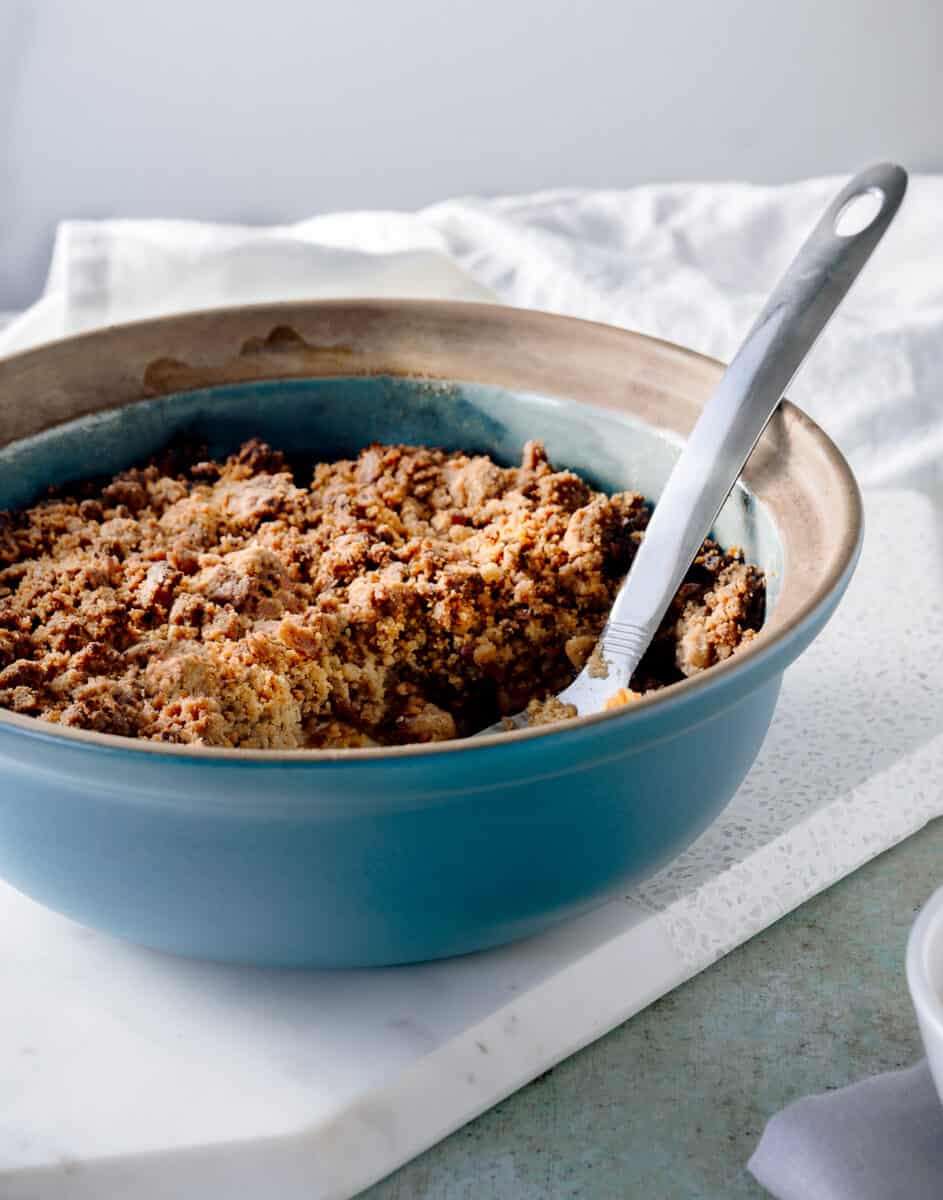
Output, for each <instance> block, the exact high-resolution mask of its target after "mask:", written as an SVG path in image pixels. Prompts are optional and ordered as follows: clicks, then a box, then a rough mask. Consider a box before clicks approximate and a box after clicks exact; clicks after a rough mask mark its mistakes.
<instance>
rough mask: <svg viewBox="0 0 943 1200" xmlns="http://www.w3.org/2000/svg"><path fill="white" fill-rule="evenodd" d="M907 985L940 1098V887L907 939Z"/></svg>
mask: <svg viewBox="0 0 943 1200" xmlns="http://www.w3.org/2000/svg"><path fill="white" fill-rule="evenodd" d="M907 986H908V987H909V988H910V995H911V998H912V999H913V1004H914V1009H915V1011H916V1013H917V1022H918V1024H919V1025H920V1035H921V1037H922V1038H923V1045H924V1049H925V1050H926V1052H927V1062H928V1063H929V1064H930V1070H931V1072H932V1073H933V1081H934V1083H935V1084H936V1090H937V1091H938V1092H939V1093H940V1100H941V1101H943V888H940V889H939V891H937V892H934V893H933V895H932V896H931V897H930V899H929V900H928V901H927V903H926V904H925V905H924V906H923V908H922V909H921V911H920V916H919V917H917V920H916V921H915V922H914V926H913V929H912V930H911V931H910V937H909V939H908V941H907Z"/></svg>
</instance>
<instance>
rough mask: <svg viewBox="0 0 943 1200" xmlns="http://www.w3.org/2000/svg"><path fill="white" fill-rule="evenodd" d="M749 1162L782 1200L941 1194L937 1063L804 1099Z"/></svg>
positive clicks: (895, 1199)
mask: <svg viewBox="0 0 943 1200" xmlns="http://www.w3.org/2000/svg"><path fill="white" fill-rule="evenodd" d="M747 1166H748V1169H749V1170H750V1172H751V1173H752V1174H753V1176H754V1178H755V1179H756V1180H757V1182H758V1183H760V1184H761V1185H762V1186H763V1187H764V1188H766V1190H767V1191H768V1192H770V1193H771V1194H772V1195H773V1196H775V1197H776V1200H940V1197H941V1196H943V1108H941V1106H940V1098H939V1096H938V1095H937V1093H936V1088H935V1087H934V1085H933V1079H932V1078H931V1076H930V1069H929V1067H928V1066H927V1064H926V1063H925V1062H923V1063H919V1064H918V1065H917V1066H915V1067H911V1068H910V1069H909V1070H906V1071H892V1072H890V1073H889V1074H886V1075H878V1076H876V1077H875V1078H873V1079H866V1080H864V1082H863V1083H855V1084H852V1085H851V1087H846V1088H841V1089H840V1090H839V1091H835V1092H829V1093H826V1094H825V1095H822V1096H806V1097H805V1098H804V1099H802V1100H797V1101H796V1102H795V1103H794V1104H791V1105H790V1106H789V1107H788V1108H786V1109H784V1110H783V1111H782V1112H781V1113H778V1114H777V1115H776V1116H775V1117H773V1118H772V1120H771V1121H770V1122H769V1124H768V1125H767V1126H766V1129H765V1131H764V1133H763V1136H762V1138H761V1139H760V1144H759V1145H758V1146H757V1148H756V1151H755V1153H754V1154H753V1157H752V1158H751V1159H750V1161H749V1163H748V1164H747Z"/></svg>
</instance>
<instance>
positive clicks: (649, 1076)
mask: <svg viewBox="0 0 943 1200" xmlns="http://www.w3.org/2000/svg"><path fill="white" fill-rule="evenodd" d="M941 883H943V821H935V822H933V823H932V824H930V825H928V826H927V828H926V829H924V830H922V831H921V832H920V833H918V834H916V835H915V836H914V837H912V838H910V839H909V840H908V841H906V842H904V843H903V844H902V845H900V846H897V847H895V848H894V849H893V850H889V851H888V852H887V853H886V854H883V855H881V856H880V857H879V858H877V859H875V860H874V861H873V862H871V863H868V864H867V865H866V866H864V867H862V868H861V869H860V870H859V871H857V872H856V873H855V874H854V875H851V876H850V877H849V878H847V879H845V880H842V881H841V882H840V883H837V884H835V886H834V887H831V888H829V889H828V891H826V892H823V893H822V894H821V895H820V896H817V897H815V898H814V899H813V900H810V901H809V902H808V903H807V904H804V905H803V906H802V907H801V908H799V909H797V910H796V911H795V912H794V913H791V914H790V915H789V916H786V917H784V918H783V919H782V920H781V921H779V922H777V924H775V925H773V926H771V927H770V928H769V929H768V930H766V931H765V932H764V933H762V934H759V935H758V936H757V937H755V938H753V939H752V941H750V942H748V943H746V945H744V946H741V947H740V948H739V949H737V950H735V951H734V952H733V953H732V954H729V955H728V956H727V957H726V958H724V959H722V960H721V961H720V962H718V963H715V964H714V966H712V967H710V968H709V969H708V970H706V971H704V972H703V973H702V974H701V975H698V976H697V977H696V978H694V979H692V980H691V981H690V982H689V983H686V984H684V985H683V986H682V987H680V988H678V989H676V990H675V991H674V992H672V993H671V994H670V995H668V996H665V997H664V998H663V999H661V1000H659V1001H658V1002H657V1003H655V1004H653V1005H652V1006H651V1007H650V1008H648V1009H645V1010H644V1011H643V1012H641V1013H639V1014H638V1015H637V1016H635V1017H633V1018H632V1019H631V1020H630V1021H627V1022H626V1023H625V1024H624V1025H622V1026H620V1027H619V1028H618V1029H615V1030H613V1032H612V1033H610V1034H608V1036H606V1037H604V1038H601V1039H600V1040H599V1041H597V1042H595V1043H594V1044H593V1045H591V1046H589V1047H587V1048H586V1049H585V1050H583V1051H581V1052H580V1053H579V1054H576V1055H574V1056H573V1057H572V1058H570V1059H568V1060H567V1061H566V1062H564V1063H561V1065H560V1066H558V1067H556V1068H555V1069H554V1070H552V1071H549V1072H548V1073H547V1074H546V1075H544V1076H542V1077H541V1078H540V1079H537V1080H535V1081H534V1082H533V1083H532V1084H530V1086H529V1087H526V1088H523V1089H522V1090H521V1091H520V1092H518V1093H517V1094H516V1095H514V1096H511V1097H510V1098H509V1099H507V1100H505V1101H503V1102H502V1103H501V1104H498V1105H497V1106H496V1107H495V1108H493V1109H491V1110H490V1111H489V1112H487V1113H485V1114H484V1115H483V1116H481V1117H479V1118H478V1119H477V1120H476V1121H473V1122H471V1124H469V1125H466V1126H465V1127H464V1128H463V1129H460V1130H459V1131H458V1132H457V1133H454V1134H453V1135H452V1136H451V1137H450V1138H447V1139H446V1140H445V1141H444V1142H442V1143H440V1144H439V1145H438V1146H435V1147H434V1148H433V1149H431V1150H429V1151H428V1152H427V1153H426V1154H423V1155H422V1156H421V1157H419V1158H417V1159H415V1160H414V1161H413V1162H411V1163H409V1164H408V1165H407V1166H405V1167H403V1168H402V1169H401V1170H400V1171H398V1172H397V1173H396V1174H395V1175H392V1176H390V1178H388V1179H386V1180H384V1181H383V1182H382V1183H380V1184H378V1185H377V1186H376V1187H374V1188H371V1189H369V1190H368V1191H367V1192H365V1193H363V1195H364V1196H365V1197H368V1198H369V1200H419V1198H422V1200H545V1198H546V1200H570V1198H575V1197H593V1198H594V1197H599V1200H609V1198H610V1197H611V1198H613V1200H631V1198H634V1197H641V1198H643V1200H661V1198H664V1200H675V1198H676V1197H677V1198H678V1200H744V1198H746V1197H764V1196H766V1195H767V1194H766V1193H765V1192H764V1191H763V1190H762V1189H761V1188H760V1187H759V1186H758V1185H757V1184H756V1183H755V1182H754V1181H753V1179H752V1177H751V1176H750V1175H748V1174H747V1172H746V1170H745V1164H746V1161H747V1159H748V1158H749V1157H750V1154H751V1153H752V1151H753V1148H754V1147H755V1145H756V1142H757V1140H758V1138H759V1135H760V1133H761V1132H762V1129H763V1126H764V1124H765V1123H766V1121H767V1119H768V1118H769V1117H770V1116H772V1115H773V1113H775V1112H777V1111H778V1110H779V1109H781V1108H783V1107H784V1106H785V1105H786V1104H788V1103H789V1102H790V1101H791V1100H794V1099H797V1098H798V1097H800V1096H804V1095H807V1094H808V1093H810V1092H823V1091H827V1090H830V1089H833V1088H838V1087H842V1086H844V1085H845V1084H847V1083H851V1082H853V1081H854V1080H857V1079H861V1078H863V1077H864V1076H867V1075H873V1074H876V1073H877V1072H879V1071H889V1070H893V1069H894V1068H897V1067H903V1066H909V1065H910V1064H911V1063H913V1062H915V1061H916V1060H917V1059H918V1058H919V1057H920V1056H921V1053H922V1051H921V1047H920V1039H919V1034H918V1032H917V1026H916V1020H915V1018H914V1015H913V1010H912V1008H911V1006H910V999H909V995H908V992H907V984H906V980H905V977H904V948H905V945H906V941H907V934H908V931H909V929H910V926H911V924H912V922H913V919H914V914H915V913H916V912H917V910H918V909H919V908H920V906H921V905H922V904H923V902H924V901H925V900H926V899H927V898H928V897H929V895H930V894H931V892H933V891H934V889H935V888H936V887H937V886H938V885H939V884H941Z"/></svg>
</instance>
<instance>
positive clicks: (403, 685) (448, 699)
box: [0, 441, 764, 749]
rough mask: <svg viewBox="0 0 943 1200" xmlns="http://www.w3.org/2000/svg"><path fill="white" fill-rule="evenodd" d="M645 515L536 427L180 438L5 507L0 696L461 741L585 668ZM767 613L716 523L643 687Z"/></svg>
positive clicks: (675, 672)
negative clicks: (337, 443)
mask: <svg viewBox="0 0 943 1200" xmlns="http://www.w3.org/2000/svg"><path fill="white" fill-rule="evenodd" d="M648 516H649V510H648V508H647V507H646V505H645V503H644V502H643V500H642V498H641V497H640V496H637V495H634V494H632V493H629V492H622V493H618V494H616V495H606V494H604V493H601V492H598V491H595V490H594V489H593V488H592V487H591V486H590V485H589V484H588V483H587V482H585V481H584V480H583V479H581V478H580V477H578V476H577V475H575V474H574V473H572V472H571V471H567V470H555V469H554V468H553V467H552V466H551V465H550V463H549V462H548V460H547V456H546V454H545V452H544V449H543V446H542V445H541V444H540V443H539V442H529V443H528V444H527V445H526V446H525V447H524V451H523V456H522V459H521V463H520V466H516V467H501V466H499V465H498V464H497V463H495V462H493V461H492V460H491V459H490V458H488V457H485V456H483V455H475V454H466V453H451V452H446V451H443V450H435V449H428V448H426V447H422V446H380V445H374V446H370V447H368V448H367V449H365V450H363V451H362V452H361V453H360V454H359V456H358V457H357V458H355V459H352V460H345V461H339V462H325V463H317V464H311V463H310V462H309V463H308V464H304V463H299V462H296V461H295V460H294V459H292V460H291V461H289V460H287V459H286V457H285V456H284V455H283V454H281V453H279V452H278V451H275V450H272V449H270V448H269V447H268V446H266V445H264V444H263V443H261V442H259V441H251V442H248V443H247V444H246V445H244V446H243V447H242V448H241V449H240V450H239V452H238V453H236V454H233V455H232V456H231V457H229V458H228V459H227V460H226V461H225V462H213V461H208V459H207V457H206V454H205V451H204V452H203V453H200V452H198V451H195V450H193V449H192V448H191V449H189V450H188V449H186V448H175V449H171V450H168V451H167V452H166V453H165V454H164V455H162V456H160V457H158V458H156V459H155V460H153V461H151V462H150V463H149V464H148V465H146V466H143V467H139V468H134V469H131V470H128V471H124V472H122V473H121V474H119V475H117V476H116V477H115V478H113V479H110V480H104V481H103V480H98V481H90V482H88V483H86V484H83V485H76V486H70V487H68V488H64V489H60V490H59V491H57V492H51V493H50V494H49V496H48V497H47V498H45V499H43V500H41V501H40V502H38V503H35V504H33V505H32V506H31V507H29V508H26V509H24V510H23V511H20V512H14V513H3V514H0V706H4V707H6V708H7V709H11V710H13V711H14V712H18V713H24V714H27V715H29V716H34V717H39V718H42V719H43V720H45V721H49V722H53V723H55V724H57V725H60V726H77V727H80V728H82V729H91V730H98V731H101V732H105V733H112V734H119V735H123V736H126V737H133V738H148V739H153V740H156V741H163V742H177V743H202V744H205V745H209V746H224V747H240V748H264V749H265V748H267V749H301V748H318V747H357V746H366V745H376V744H380V745H392V744H398V743H404V742H430V741H438V740H442V739H447V738H454V737H461V736H464V735H467V734H469V733H472V732H474V731H476V730H478V729H480V728H482V727H484V726H486V725H489V724H491V723H492V722H493V721H496V720H497V719H499V718H500V716H501V715H503V714H509V713H514V712H518V711H520V710H521V709H523V708H525V707H526V706H527V705H528V703H530V702H532V701H534V700H542V699H545V698H547V697H549V696H552V695H553V694H554V693H556V692H558V691H560V690H561V689H562V688H563V687H565V686H566V685H567V684H568V683H569V682H570V681H571V680H572V678H573V677H574V675H575V673H576V672H577V671H578V670H579V669H580V668H581V667H582V666H583V664H584V663H585V662H586V660H587V658H588V657H589V655H590V653H591V652H592V650H593V648H594V646H595V642H596V638H597V636H598V634H599V632H600V630H601V628H602V625H603V622H604V619H605V616H606V613H607V611H608V609H609V606H610V604H611V601H612V599H613V596H614V595H615V592H616V589H617V588H618V586H619V583H620V581H621V579H622V577H623V576H624V575H625V573H626V571H627V569H628V567H629V565H630V564H631V562H632V558H633V555H634V553H635V550H636V547H637V546H638V544H639V541H640V539H641V538H642V537H643V536H644V530H645V526H646V523H647V521H648ZM763 610H764V580H763V575H762V572H761V571H760V570H759V569H758V568H757V567H755V566H752V565H750V564H749V563H746V562H744V560H743V556H742V554H741V553H740V552H739V551H731V552H724V551H723V550H722V549H720V547H719V546H717V545H716V544H714V543H713V542H711V541H708V542H705V544H704V546H703V547H702V549H701V552H700V554H699V555H698V558H697V561H696V562H695V563H694V565H693V566H692V568H691V570H690V571H689V573H688V576H687V578H686V580H685V582H684V584H683V585H682V587H681V589H680V590H679V592H678V594H677V596H676V597H675V600H674V602H673V605H672V607H671V610H670V612H669V613H668V615H667V616H666V618H665V621H664V622H663V624H662V627H661V630H660V632H659V634H658V636H657V638H656V640H655V642H654V643H653V645H652V647H651V649H650V650H649V652H648V653H647V654H646V656H645V658H644V659H643V661H642V663H641V665H640V667H639V669H638V671H637V672H636V675H635V677H634V679H633V681H632V688H633V691H635V692H640V693H642V692H646V691H649V690H651V689H653V688H660V687H664V686H666V685H668V684H671V683H673V682H676V681H677V680H679V679H681V678H683V677H684V676H687V675H691V674H693V673H695V672H697V671H701V670H704V669H705V668H708V667H710V666H711V665H712V664H714V663H716V662H719V661H721V660H722V659H725V658H727V657H729V656H730V655H731V654H733V653H734V652H735V651H736V649H737V648H738V646H740V645H742V644H743V643H744V642H745V641H746V640H748V639H750V638H751V637H753V636H754V633H755V631H756V630H758V629H759V627H760V625H761V622H762V618H763Z"/></svg>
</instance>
